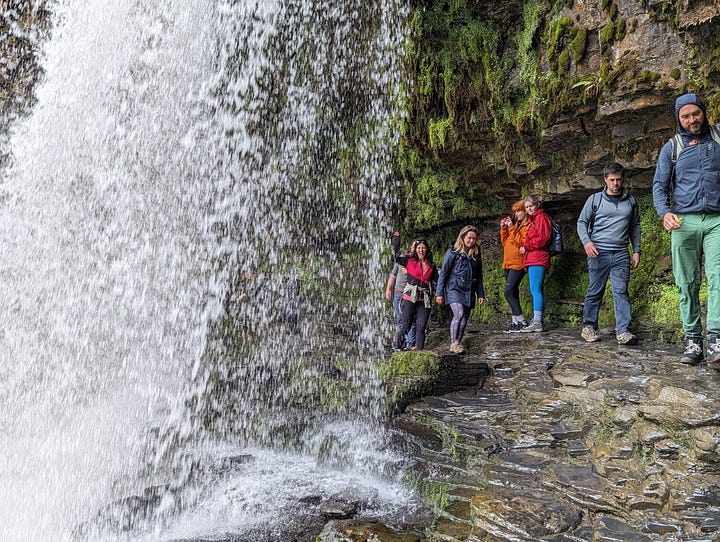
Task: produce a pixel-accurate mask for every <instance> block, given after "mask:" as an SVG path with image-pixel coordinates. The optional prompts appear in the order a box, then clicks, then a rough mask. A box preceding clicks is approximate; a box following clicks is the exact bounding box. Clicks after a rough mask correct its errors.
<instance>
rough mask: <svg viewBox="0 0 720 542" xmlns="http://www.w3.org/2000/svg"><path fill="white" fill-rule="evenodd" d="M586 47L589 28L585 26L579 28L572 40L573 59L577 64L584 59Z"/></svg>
mask: <svg viewBox="0 0 720 542" xmlns="http://www.w3.org/2000/svg"><path fill="white" fill-rule="evenodd" d="M586 47H587V30H586V29H585V28H578V31H577V32H576V33H575V37H574V38H573V39H572V41H571V42H570V50H571V51H572V56H573V60H574V61H575V63H576V64H577V63H578V62H580V61H581V60H582V57H583V55H584V54H585V48H586Z"/></svg>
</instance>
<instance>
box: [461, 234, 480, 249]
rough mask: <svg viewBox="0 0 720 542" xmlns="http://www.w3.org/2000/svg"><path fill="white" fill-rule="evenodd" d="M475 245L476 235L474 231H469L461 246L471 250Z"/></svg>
mask: <svg viewBox="0 0 720 542" xmlns="http://www.w3.org/2000/svg"><path fill="white" fill-rule="evenodd" d="M476 243H477V233H476V232H474V231H469V232H467V233H466V234H465V236H464V237H463V245H465V248H472V247H474V246H475V244H476Z"/></svg>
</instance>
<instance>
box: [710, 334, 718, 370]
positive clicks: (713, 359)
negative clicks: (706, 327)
mask: <svg viewBox="0 0 720 542" xmlns="http://www.w3.org/2000/svg"><path fill="white" fill-rule="evenodd" d="M707 362H708V363H719V364H720V337H715V338H713V339H710V341H708V347H707Z"/></svg>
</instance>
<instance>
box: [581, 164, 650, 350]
mask: <svg viewBox="0 0 720 542" xmlns="http://www.w3.org/2000/svg"><path fill="white" fill-rule="evenodd" d="M603 178H604V182H605V189H604V190H603V191H602V192H597V193H595V194H593V195H592V196H590V197H589V198H588V199H587V201H586V202H585V205H584V206H583V208H582V211H581V212H580V217H579V218H578V221H577V233H578V236H579V237H580V241H581V242H582V244H583V247H584V248H585V253H586V254H587V257H588V258H587V262H588V274H589V284H588V290H587V294H586V295H585V303H584V304H583V329H582V333H581V336H582V338H583V339H585V340H586V341H587V342H595V341H599V340H600V335H599V333H598V325H597V322H598V313H599V312H600V304H601V303H602V299H603V295H604V294H605V285H606V284H607V280H608V278H609V279H610V283H611V285H612V294H613V302H614V305H615V334H616V338H617V342H618V344H635V343H636V342H637V337H636V336H635V335H634V334H633V333H632V332H631V331H630V317H631V316H630V298H629V297H628V282H629V281H630V269H635V268H636V267H637V266H638V264H639V263H640V216H639V213H638V208H637V203H636V201H635V198H634V197H633V196H632V195H631V194H629V193H628V192H627V190H625V189H624V188H623V182H624V181H625V168H624V167H623V166H622V165H621V164H617V163H612V164H608V165H607V166H606V167H605V169H604V170H603ZM628 243H630V244H632V249H633V251H632V256H630V254H629V252H628Z"/></svg>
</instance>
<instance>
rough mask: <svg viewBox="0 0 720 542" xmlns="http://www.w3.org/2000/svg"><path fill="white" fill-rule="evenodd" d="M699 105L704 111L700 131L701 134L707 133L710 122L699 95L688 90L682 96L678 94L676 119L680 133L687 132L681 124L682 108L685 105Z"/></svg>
mask: <svg viewBox="0 0 720 542" xmlns="http://www.w3.org/2000/svg"><path fill="white" fill-rule="evenodd" d="M691 104H692V105H697V106H698V107H699V108H700V109H701V110H702V112H703V117H705V118H704V120H703V127H702V131H701V132H700V134H701V135H705V134H707V133H708V131H709V130H710V124H709V123H708V120H707V113H706V112H705V104H704V103H703V101H702V100H701V99H700V98H699V97H698V95H697V94H695V93H694V92H688V93H687V94H682V95H681V96H678V97H677V99H676V100H675V120H676V121H677V130H678V133H680V134H686V133H687V132H686V131H685V128H683V127H682V126H681V125H680V108H682V107H683V106H685V105H691Z"/></svg>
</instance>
